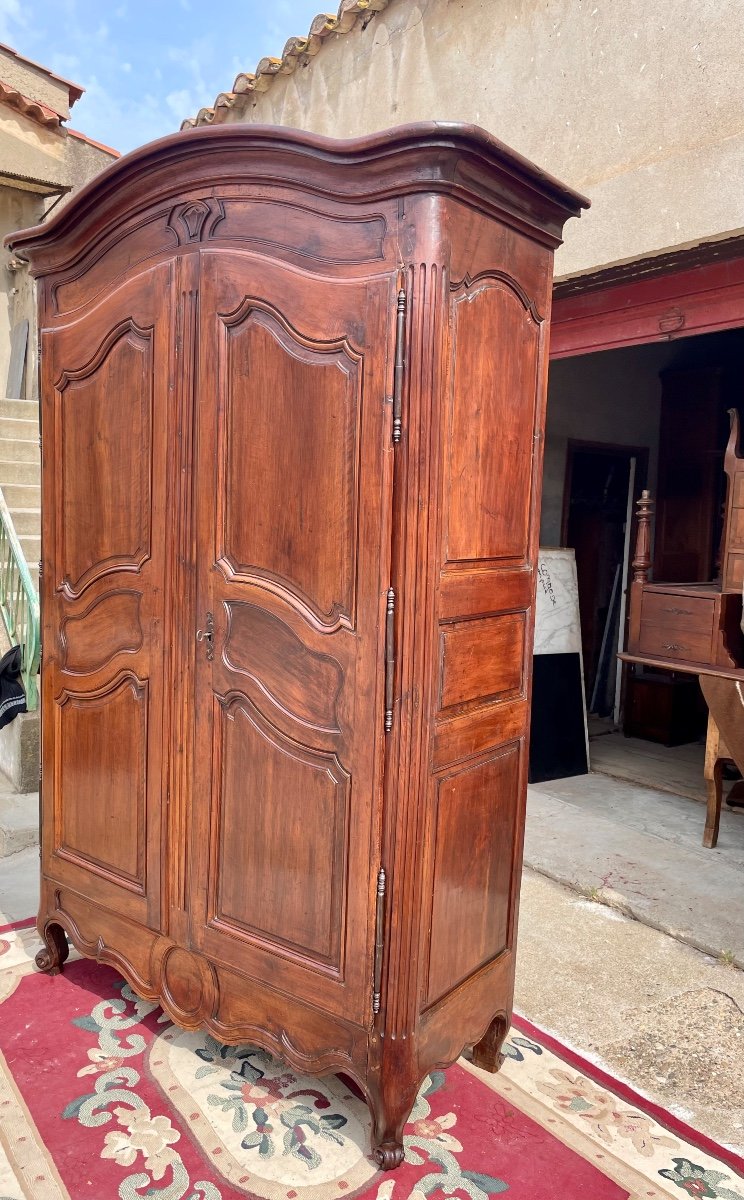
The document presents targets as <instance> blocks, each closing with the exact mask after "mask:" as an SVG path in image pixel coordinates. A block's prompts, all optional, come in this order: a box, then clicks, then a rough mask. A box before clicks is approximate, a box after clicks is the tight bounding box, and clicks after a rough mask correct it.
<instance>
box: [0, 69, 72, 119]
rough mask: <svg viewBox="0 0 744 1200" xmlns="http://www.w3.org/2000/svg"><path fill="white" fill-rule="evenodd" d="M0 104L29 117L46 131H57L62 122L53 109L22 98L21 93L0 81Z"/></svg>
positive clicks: (24, 97) (27, 98)
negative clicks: (46, 129)
mask: <svg viewBox="0 0 744 1200" xmlns="http://www.w3.org/2000/svg"><path fill="white" fill-rule="evenodd" d="M0 102H1V103H3V104H8V105H10V107H11V108H15V109H16V110H17V111H18V112H20V113H23V115H24V116H25V117H30V118H31V120H32V121H36V122H37V123H38V124H39V125H44V126H46V127H47V128H48V129H58V128H59V127H60V122H61V120H62V118H61V116H60V114H59V113H58V112H55V111H54V109H53V108H49V107H48V105H46V104H42V103H41V102H40V101H39V100H31V99H30V98H29V97H28V96H24V95H23V92H19V91H17V89H16V88H14V87H11V86H10V84H9V83H3V81H2V80H1V79H0Z"/></svg>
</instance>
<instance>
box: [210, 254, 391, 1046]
mask: <svg viewBox="0 0 744 1200" xmlns="http://www.w3.org/2000/svg"><path fill="white" fill-rule="evenodd" d="M391 285H392V281H391V280H390V279H382V280H381V279H378V280H376V281H366V282H364V281H362V282H346V281H342V280H333V281H330V280H326V281H319V280H317V279H311V278H310V277H309V276H307V275H305V274H304V273H302V272H301V271H298V270H295V269H292V268H289V267H286V266H282V265H280V264H275V263H267V262H262V261H261V260H257V259H255V258H251V256H250V255H247V254H240V253H234V252H224V251H219V250H215V251H205V252H203V255H202V283H201V293H200V308H201V314H202V317H201V320H202V335H201V347H200V357H201V365H200V401H199V404H200V408H199V419H198V430H199V451H198V454H199V462H198V485H197V486H198V488H199V494H198V504H197V507H198V547H197V563H198V568H197V569H198V584H197V591H198V598H199V600H198V603H199V604H200V613H201V618H202V630H201V633H200V635H199V636H200V638H201V641H200V643H199V645H198V648H197V688H196V711H197V734H196V757H197V766H196V772H195V775H196V778H195V784H194V787H195V797H198V799H197V800H195V806H194V807H195V809H196V808H198V809H199V811H200V812H201V813H202V814H203V816H202V817H201V818H199V819H200V820H201V821H203V824H201V825H200V826H199V827H197V828H196V830H195V840H194V850H195V886H194V889H193V895H194V897H195V900H194V905H195V908H194V910H193V938H194V941H195V942H196V944H197V945H198V946H199V947H200V948H201V949H203V950H204V951H205V952H207V953H209V954H210V955H211V956H214V957H216V958H218V959H221V960H223V961H225V962H227V963H229V964H231V965H233V966H235V967H238V968H239V969H240V970H242V971H245V972H246V973H247V974H248V975H250V976H253V977H254V978H256V979H259V980H263V981H269V982H271V984H272V985H273V986H275V987H277V988H279V989H280V990H281V989H286V991H287V992H289V993H290V994H292V995H294V996H301V997H304V998H306V999H307V1000H309V1001H311V1002H313V1003H315V1004H317V1005H319V1006H321V1007H323V1008H324V1009H326V1010H327V1011H330V1012H335V1013H339V1014H341V1015H343V1016H345V1017H346V1018H347V1019H349V1020H354V1021H357V1022H360V1023H362V1022H366V1021H367V1020H368V1018H369V1015H370V1012H371V987H372V944H371V939H372V935H373V930H372V923H373V922H372V921H371V920H370V916H371V914H372V915H373V911H374V909H373V906H374V894H375V877H376V873H377V869H378V867H379V853H378V851H377V849H376V845H377V825H376V818H377V816H378V815H379V814H378V804H377V797H378V796H379V795H380V793H381V778H380V771H381V748H382V742H383V740H384V734H383V712H382V703H383V698H382V682H383V681H382V661H383V654H382V638H383V633H384V629H383V622H384V606H385V592H386V588H387V584H388V579H389V576H388V574H387V572H388V571H389V541H390V532H389V530H390V483H391V478H390V467H389V463H390V458H391V455H390V454H389V452H386V451H387V447H388V446H389V439H390V405H389V404H386V403H385V380H386V363H387V344H386V343H387V340H388V332H389V330H390V326H391V320H390V315H391V312H392V303H391V298H392V297H393V296H394V292H393V291H392V286H391ZM208 614H209V615H208ZM207 796H209V797H210V799H209V806H208V807H209V812H208V815H207V812H206V810H207V804H206V797H207Z"/></svg>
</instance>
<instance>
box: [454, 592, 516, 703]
mask: <svg viewBox="0 0 744 1200" xmlns="http://www.w3.org/2000/svg"><path fill="white" fill-rule="evenodd" d="M525 625H526V622H525V614H524V613H523V612H518V613H503V614H502V615H501V616H498V617H481V618H480V619H479V618H477V617H476V618H472V619H471V620H468V621H455V622H454V623H453V624H452V625H443V626H441V627H440V632H439V638H440V641H439V646H440V660H439V661H440V683H439V702H440V709H441V711H442V712H448V711H452V712H454V711H461V710H462V709H465V708H472V707H477V708H480V707H481V706H483V705H486V704H495V703H496V702H497V701H499V700H511V699H513V698H514V697H515V696H518V695H519V694H520V693H521V692H522V688H523V676H524V639H525Z"/></svg>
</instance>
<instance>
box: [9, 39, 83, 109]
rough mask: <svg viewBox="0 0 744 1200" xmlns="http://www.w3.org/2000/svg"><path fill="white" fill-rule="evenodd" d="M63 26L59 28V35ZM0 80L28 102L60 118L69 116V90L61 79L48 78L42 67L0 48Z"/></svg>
mask: <svg viewBox="0 0 744 1200" xmlns="http://www.w3.org/2000/svg"><path fill="white" fill-rule="evenodd" d="M63 28H64V26H62V27H61V28H60V34H62V32H63ZM0 79H2V80H3V82H4V83H7V84H9V85H10V86H11V87H13V88H15V89H16V90H17V91H19V92H21V94H22V95H24V96H28V98H29V100H37V101H39V103H40V104H46V106H47V107H48V108H52V109H54V111H55V112H56V113H59V115H60V116H61V117H64V118H66V117H69V115H70V90H69V87H68V86H67V85H66V84H65V82H64V81H63V80H62V79H57V78H56V77H55V76H50V74H49V72H48V71H45V70H44V68H43V67H36V66H34V65H33V64H32V63H30V62H27V61H26V60H25V59H23V58H21V57H20V56H19V55H17V54H14V53H13V52H12V50H10V49H5V48H4V47H2V46H0Z"/></svg>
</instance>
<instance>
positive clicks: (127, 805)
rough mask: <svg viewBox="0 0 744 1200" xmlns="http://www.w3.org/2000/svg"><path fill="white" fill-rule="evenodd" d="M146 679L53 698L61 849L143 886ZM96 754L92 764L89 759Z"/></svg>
mask: <svg viewBox="0 0 744 1200" xmlns="http://www.w3.org/2000/svg"><path fill="white" fill-rule="evenodd" d="M147 699H148V696H147V685H146V684H143V683H141V682H140V681H139V680H137V679H135V678H134V677H132V676H131V675H130V676H127V677H126V678H125V679H123V680H121V681H120V682H119V683H117V684H115V685H114V686H113V687H111V688H108V689H106V690H105V691H102V692H99V693H97V694H92V695H89V696H86V695H73V694H70V693H68V692H66V693H64V694H63V695H62V696H61V697H60V698H59V700H58V701H57V703H56V738H55V741H56V747H57V772H56V778H57V795H56V797H55V799H56V801H57V804H58V806H59V817H58V824H57V838H58V844H57V847H56V852H57V854H58V855H59V856H60V857H62V858H65V859H67V860H69V861H72V862H74V863H76V864H77V865H87V866H89V867H92V868H93V869H95V870H97V871H98V872H101V873H102V874H104V875H105V876H107V877H108V878H110V879H112V880H113V881H116V882H119V883H121V884H124V885H125V886H128V887H129V888H130V889H133V890H136V891H138V892H141V893H143V894H144V891H145V883H146V880H145V843H144V835H145V829H146V822H145V798H146V770H145V763H146V760H147ZM93 761H95V764H96V770H95V772H93V771H91V770H90V769H89V764H90V763H91V762H93Z"/></svg>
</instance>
